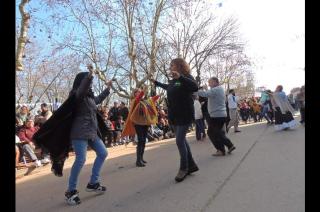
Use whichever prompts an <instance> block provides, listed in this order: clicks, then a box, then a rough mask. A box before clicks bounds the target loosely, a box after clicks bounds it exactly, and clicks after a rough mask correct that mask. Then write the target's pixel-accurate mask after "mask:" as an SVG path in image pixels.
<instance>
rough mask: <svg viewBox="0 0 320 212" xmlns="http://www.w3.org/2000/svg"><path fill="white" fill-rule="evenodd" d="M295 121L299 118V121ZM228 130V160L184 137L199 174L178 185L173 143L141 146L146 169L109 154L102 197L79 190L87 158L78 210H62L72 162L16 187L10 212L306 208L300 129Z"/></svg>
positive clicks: (127, 151)
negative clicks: (231, 147) (232, 146)
mask: <svg viewBox="0 0 320 212" xmlns="http://www.w3.org/2000/svg"><path fill="white" fill-rule="evenodd" d="M297 119H299V118H297ZM240 130H241V131H242V132H241V133H237V134H235V133H234V132H233V129H231V130H230V132H229V134H228V136H229V137H230V139H231V140H232V142H233V143H234V144H235V146H236V148H237V149H236V150H235V151H234V152H233V154H232V155H228V156H225V157H213V156H211V154H212V153H214V151H215V150H214V148H213V146H212V144H211V142H210V141H209V140H208V139H207V140H205V141H204V142H196V141H195V137H194V133H190V134H189V135H188V139H189V143H190V145H191V150H192V153H193V155H194V158H195V161H196V162H197V163H198V165H199V168H200V171H199V172H196V173H195V174H193V175H191V176H188V177H187V178H186V179H185V181H183V182H182V183H176V182H175V181H174V177H175V175H176V174H177V172H178V164H179V154H178V149H177V147H176V144H175V142H174V140H173V139H168V140H164V141H158V142H153V143H149V144H147V148H146V152H145V160H147V161H148V163H147V166H146V167H143V168H137V167H135V146H132V145H131V144H130V145H128V146H127V147H125V146H120V147H115V148H111V149H109V156H108V160H107V161H106V163H105V165H104V167H103V170H102V173H101V178H102V179H101V181H102V182H103V184H104V185H106V186H107V189H108V190H107V192H106V193H105V194H104V195H100V196H96V195H94V194H92V193H87V192H86V191H85V186H86V184H87V181H88V179H89V177H90V172H91V167H92V163H93V159H94V153H93V152H89V153H88V158H87V161H86V165H85V167H84V168H83V170H82V172H81V175H80V179H79V181H80V182H79V187H78V190H79V191H80V198H81V200H82V203H81V204H80V205H78V206H68V205H67V204H66V203H65V201H64V192H65V190H66V187H67V179H68V176H69V173H70V167H71V165H72V162H73V160H74V157H70V158H69V159H68V161H67V162H66V165H65V170H64V176H63V177H62V178H58V177H55V176H54V175H53V174H51V172H50V165H49V166H47V167H43V168H41V170H39V171H37V170H35V173H34V174H32V175H30V176H26V177H23V178H21V179H17V180H16V211H18V212H20V211H21V212H22V211H24V212H25V211H27V212H38V211H39V212H42V211H43V212H44V211H78V212H80V211H91V212H93V211H108V212H113V211H119V212H120V211H121V212H122V211H123V212H140V211H141V212H142V211H146V212H160V211H161V212H171V211H178V212H191V211H192V212H211V211H214V212H302V211H305V210H304V206H305V129H304V127H303V126H301V125H300V126H299V127H298V128H297V129H296V130H288V131H281V132H275V131H274V127H273V126H267V125H266V123H258V124H252V125H247V126H242V127H240Z"/></svg>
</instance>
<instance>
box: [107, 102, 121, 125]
mask: <svg viewBox="0 0 320 212" xmlns="http://www.w3.org/2000/svg"><path fill="white" fill-rule="evenodd" d="M119 109H120V108H119V106H118V102H114V103H113V107H112V108H110V110H109V117H110V121H117V119H118V116H119V115H120V113H119Z"/></svg>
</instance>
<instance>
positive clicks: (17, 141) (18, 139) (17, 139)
mask: <svg viewBox="0 0 320 212" xmlns="http://www.w3.org/2000/svg"><path fill="white" fill-rule="evenodd" d="M18 143H21V141H20V138H19V137H18V136H17V135H16V144H18Z"/></svg>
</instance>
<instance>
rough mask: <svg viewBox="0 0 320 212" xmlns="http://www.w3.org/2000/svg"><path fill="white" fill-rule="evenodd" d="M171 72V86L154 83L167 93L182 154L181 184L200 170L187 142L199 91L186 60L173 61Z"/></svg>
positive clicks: (169, 110) (179, 176) (179, 179)
mask: <svg viewBox="0 0 320 212" xmlns="http://www.w3.org/2000/svg"><path fill="white" fill-rule="evenodd" d="M170 71H171V72H170V75H171V77H172V80H170V81H169V84H163V83H160V82H158V81H155V80H152V81H153V82H154V83H155V85H156V86H159V87H161V88H163V89H165V90H166V91H167V97H168V119H169V122H170V124H172V125H173V126H174V129H175V130H174V131H175V134H176V144H177V146H178V150H179V154H180V168H179V172H178V174H177V176H176V177H175V180H176V181H177V182H181V181H183V180H184V179H185V177H186V176H187V175H188V174H190V173H193V172H196V171H198V170H199V168H198V166H197V165H196V163H195V161H194V159H193V157H192V153H191V150H190V147H189V144H188V142H187V140H186V134H187V132H188V129H189V127H190V125H191V123H192V122H193V121H194V103H193V93H194V92H196V91H198V85H197V83H196V81H195V80H194V78H193V77H192V76H191V75H190V67H189V65H188V64H187V63H186V61H185V60H184V59H182V58H176V59H173V60H172V61H171V63H170Z"/></svg>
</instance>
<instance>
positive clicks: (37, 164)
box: [34, 160, 42, 168]
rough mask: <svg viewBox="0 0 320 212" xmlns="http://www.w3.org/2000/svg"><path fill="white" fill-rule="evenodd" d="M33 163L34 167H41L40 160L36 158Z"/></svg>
mask: <svg viewBox="0 0 320 212" xmlns="http://www.w3.org/2000/svg"><path fill="white" fill-rule="evenodd" d="M34 165H35V167H36V168H38V167H41V166H42V164H41V161H40V160H36V161H34Z"/></svg>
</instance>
